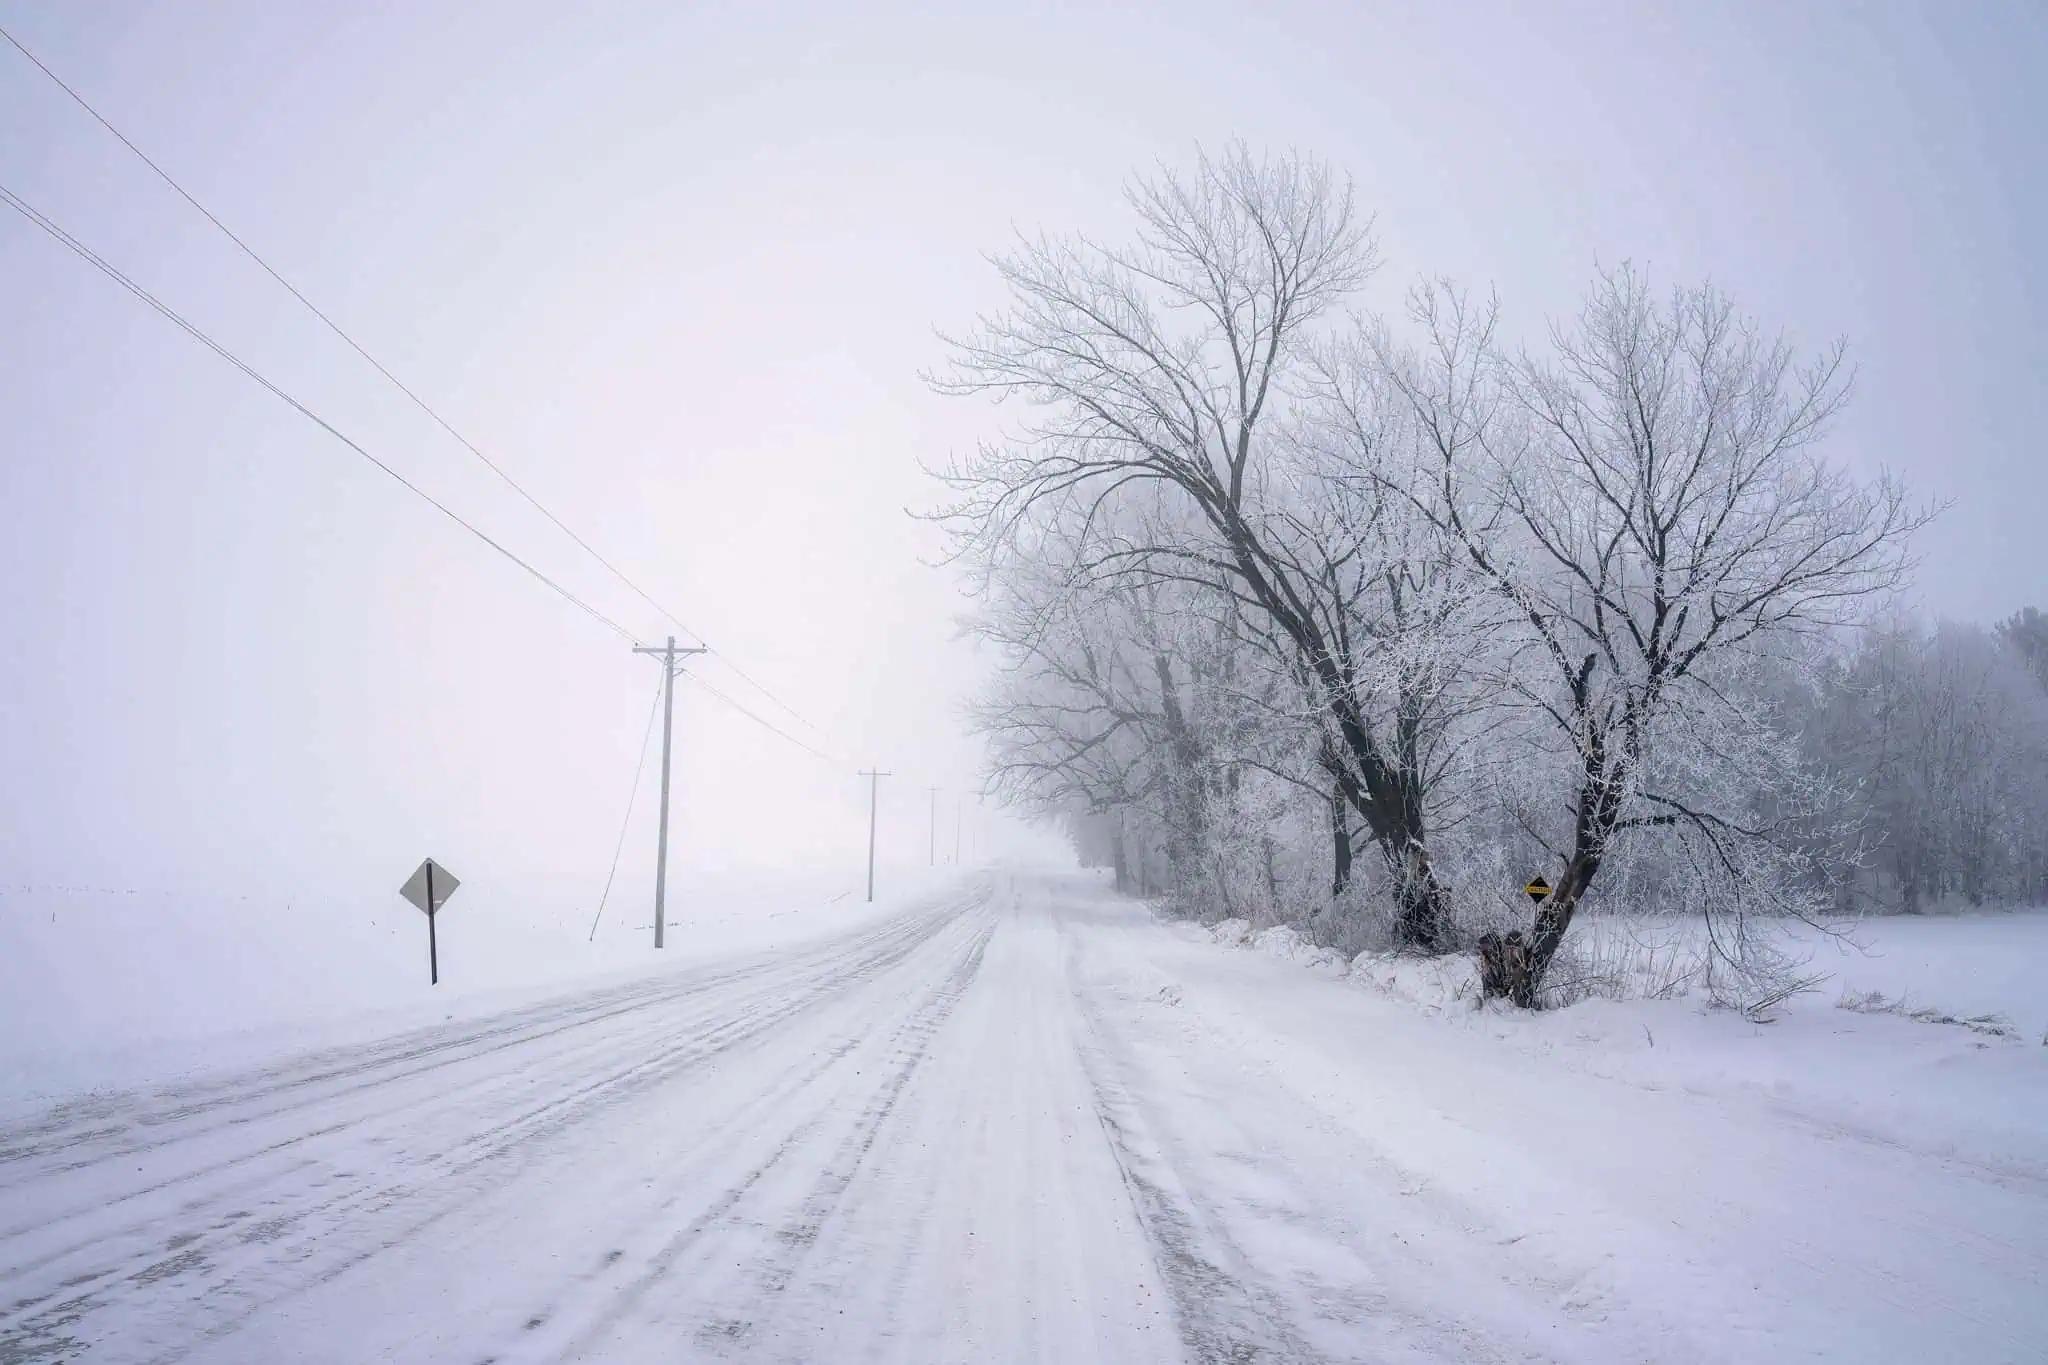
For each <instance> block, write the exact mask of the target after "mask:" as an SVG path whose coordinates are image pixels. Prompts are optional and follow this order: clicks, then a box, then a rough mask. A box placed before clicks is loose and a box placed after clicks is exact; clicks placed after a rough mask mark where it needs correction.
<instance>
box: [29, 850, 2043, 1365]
mask: <svg viewBox="0 0 2048 1365" xmlns="http://www.w3.org/2000/svg"><path fill="white" fill-rule="evenodd" d="M2044 1304H2048V1170H2044V1169H2043V1168H2042V1167H2041V1165H2040V1164H2038V1163H2036V1162H2033V1161H2031V1160H2025V1159H2019V1158H2015V1159H2012V1160H2008V1161H2003V1162H1987V1161H1981V1160H1973V1159H1967V1158H1965V1157H1962V1156H1958V1155H1956V1154H1955V1153H1954V1152H1949V1151H1940V1150H1928V1149H1923V1148H1917V1147H1914V1146H1912V1145H1910V1144H1904V1143H1901V1142H1898V1141H1895V1140H1892V1139H1890V1138H1888V1137H1885V1136H1883V1135H1873V1134H1870V1133H1857V1132H1848V1131H1843V1130H1840V1129H1839V1128H1836V1127H1832V1126H1830V1125H1829V1124H1827V1123H1825V1122H1822V1121H1820V1120H1818V1119H1817V1118H1816V1117H1815V1116H1814V1115H1813V1114H1810V1113H1805V1112H1802V1111H1801V1110H1800V1109H1799V1108H1798V1107H1797V1106H1796V1105H1792V1104H1788V1103H1782V1102H1781V1103H1773V1102H1771V1101H1770V1100H1769V1098H1768V1097H1762V1098H1759V1099H1757V1100H1756V1101H1755V1102H1754V1103H1752V1102H1749V1101H1747V1100H1743V1099H1739V1098H1738V1099H1730V1098H1729V1097H1728V1096H1726V1095H1720V1094H1709V1093H1695V1092H1690V1091H1687V1090H1685V1089H1682V1088H1678V1087H1670V1088H1662V1087H1658V1086H1655V1085H1646V1084H1643V1083H1640V1082H1639V1081H1634V1080H1630V1079H1627V1078H1618V1077H1607V1076H1599V1075H1592V1074H1588V1073H1587V1072H1586V1071H1584V1070H1583V1069H1576V1068H1573V1067H1570V1066H1568V1065H1565V1064H1563V1063H1557V1064H1554V1065H1546V1063H1545V1059H1544V1058H1542V1057H1541V1056H1540V1055H1538V1054H1534V1053H1532V1052H1530V1051H1529V1050H1528V1049H1526V1048H1516V1047H1510V1046H1506V1045H1503V1044H1502V1043H1501V1042H1500V1041H1499V1040H1498V1039H1496V1038H1493V1037H1490V1036H1487V1035H1485V1034H1483V1033H1479V1032H1475V1031H1473V1030H1471V1029H1459V1028H1455V1027H1448V1026H1445V1025H1444V1024H1443V1023H1441V1022H1440V1021H1435V1020H1430V1019H1425V1018H1421V1017H1418V1016H1417V1015H1415V1014H1414V1013H1413V1011H1412V1010H1411V1009H1409V1008H1408V1007H1405V1006H1402V1005H1399V1004H1396V1003H1395V1002H1392V1001H1389V1000H1386V999H1383V998H1379V997H1376V996H1373V995H1371V994H1369V993H1367V992H1364V991H1361V990H1359V989H1357V988H1356V987H1355V986H1353V985H1349V984H1347V983H1342V982H1336V981H1330V980H1325V979H1323V978H1321V977H1318V976H1316V975H1315V974H1313V973H1311V972H1307V971H1304V970H1302V969H1300V968H1299V967H1298V966H1295V965H1293V964H1290V963H1284V962H1279V961H1275V960H1272V959H1270V958H1266V957H1262V956H1260V955H1257V954H1251V953H1241V952H1231V951H1228V950H1225V949H1221V948H1218V947H1216V946H1215V945H1213V944H1208V943H1204V942H1199V941H1197V940H1196V939H1195V938H1194V937H1193V936H1191V935H1188V934H1186V933H1178V932H1175V931H1173V930H1171V929H1168V928H1165V927H1162V926H1160V925H1157V924H1155V923H1154V922H1152V921H1151V920H1150V918H1149V917H1148V916H1147V915H1146V914H1145V912H1144V911H1143V910H1142V909H1140V908H1138V907H1136V906H1133V905H1130V904H1128V903H1125V902H1120V901H1117V900H1115V899H1113V898H1110V897H1108V896H1106V895H1105V894H1104V893H1103V892H1102V891H1101V890H1100V889H1099V886H1098V885H1097V884H1096V883H1094V882H1092V881H1090V880H1087V879H1083V878H1059V877H1052V876H1032V875H1023V874H1012V873H993V874H987V875H984V876H982V877H979V878H977V879H973V880H970V881H968V882H966V883H963V884H962V885H960V886H957V887H955V888H953V889H951V890H949V891H947V892H945V893H943V894H941V895H937V896H935V897H932V898H929V899H927V900H926V901H924V902H923V903H921V904H919V905H917V906H915V907H913V908H912V909H910V910H909V911H907V912H906V913H904V914H901V915H898V916H895V917H893V918H889V919H886V920H883V921H881V922H879V923H875V924H871V925H869V926H867V927H865V928H862V929H859V930H857V931H853V932H850V933H846V934H844V935H841V936H837V937H830V938H826V939H822V940H819V941H816V942H813V943H811V944H809V945H808V946H805V947H801V948H796V949H785V950H781V951H778V952H775V953H771V954H763V955H758V956H754V957H748V958H741V959H735V960H729V961H725V962H720V963H715V964H708V965H706V964H700V965H697V966H692V967H685V968H682V969H679V970H676V971H673V972H671V973H667V974H663V975H660V976H655V977H649V978H644V979H640V980H636V981H633V982H629V983H626V984H611V985H607V986H603V987H600V988H596V989H594V990H590V991H587V992H586V993H584V994H581V995H578V996H575V997H572V998H568V999H564V1000H560V1001H557V1002H554V1003H550V1004H546V1005H540V1006H533V1007H529V1008H525V1009H521V1010H517V1011H514V1012H510V1013H504V1014H499V1015H495V1016H493V1017H490V1018H487V1019H483V1020H473V1021H469V1022H466V1023H461V1024H450V1025H445V1026H442V1027H440V1028H437V1029H432V1030H427V1031H421V1032H414V1033H410V1034H406V1035H403V1036H400V1037H397V1038H392V1039H388V1040H384V1041H381V1042H375V1043H368V1044H362V1045H358V1046H352V1047H347V1048H338V1049H330V1050H328V1051H325V1052H321V1053H316V1054H311V1055H303V1056H299V1057H296V1058H293V1059H291V1060H289V1061H286V1062H283V1063H279V1064H274V1065H271V1066H269V1067H265V1068H262V1069H258V1070H254V1071H247V1072H241V1073H235V1074H227V1075H219V1076H214V1077H210V1078H207V1079H205V1080H203V1081H195V1082H186V1083H182V1084H180V1085H178V1086H176V1087H173V1088H168V1089H157V1090H145V1091H136V1092H131V1093H125V1094H118V1095H110V1096H94V1097H90V1098H86V1099H82V1100H77V1101H73V1102H71V1103H69V1104H67V1105H64V1106H61V1107H59V1108H57V1109H55V1110H52V1111H49V1112H46V1113H43V1114H40V1115H32V1116H29V1117H27V1118H25V1119H22V1120H20V1121H17V1122H14V1123H13V1124H11V1125H10V1126H8V1127H5V1128H4V1129H0V1362H13V1361H40V1360H69V1359H92V1360H120V1361H128V1360H136V1361H145V1360H166V1359H195V1360H220V1361H299V1360H332V1361H364V1360H396V1361H454V1362H462V1363H463V1365H478V1363H480V1362H484V1361H495V1362H500V1363H501V1365H503V1363H505V1362H513V1361H542V1360H564V1359H591V1360H663V1361H676V1360H699V1359H745V1360H755V1359H762V1360H815V1361H833V1362H838V1361H863V1360H891V1361H919V1362H921V1361H968V1360H984V1359H986V1360H1043V1361H1060V1362H1073V1361H1113V1362H1145V1361H1174V1360H1204V1361H1211V1360H1213V1361H1252V1360H1278V1361H1294V1360H1299V1361H1320V1360H1372V1361H1379V1360H1514V1361H1520V1360H1552V1359H1555V1360H1653V1359H1654V1360H1659V1361H1685V1360H1702V1361H1705V1360H1730V1361H1736V1360H1742V1361H1749V1360H1766V1359H1769V1360H1779V1359H1796V1358H1818V1357H1829V1356H1832V1357H1835V1358H1840V1359H1853V1360H1901V1361H1906V1360H1911V1361H1929V1360H1956V1361H1965V1360H1967V1361H1983V1362H1989V1361H2002V1360H2012V1361H2022V1360H2040V1359H2042V1358H2044V1355H2048V1307H2044Z"/></svg>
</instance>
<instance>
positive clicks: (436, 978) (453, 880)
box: [398, 858, 462, 986]
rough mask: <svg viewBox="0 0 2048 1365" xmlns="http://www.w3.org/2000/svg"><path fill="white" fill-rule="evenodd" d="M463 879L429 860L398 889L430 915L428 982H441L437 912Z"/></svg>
mask: <svg viewBox="0 0 2048 1365" xmlns="http://www.w3.org/2000/svg"><path fill="white" fill-rule="evenodd" d="M460 885H462V882H461V880H460V879H459V878H457V877H456V875H455V874H454V873H453V872H450V871H449V870H448V869H447V868H445V867H442V866H441V865H440V864H438V863H436V862H435V861H434V860H433V859H432V858H429V859H427V860H426V861H425V862H423V863H421V864H420V865H419V867H418V868H416V869H415V870H414V872H413V874H412V875H411V876H410V877H407V878H406V879H405V885H404V886H401V887H399V888H398V894H399V895H401V896H403V897H405V898H406V899H407V900H409V901H411V902H412V903H413V904H414V905H415V906H417V907H418V908H419V909H421V910H423V911H425V912H426V916H427V984H428V985H430V986H438V985H440V984H441V944H440V941H439V936H438V935H437V934H436V933H435V932H434V919H435V914H436V912H437V911H439V910H440V908H441V907H442V906H444V905H446V904H447V903H448V898H449V897H450V896H452V895H454V894H455V888H456V887H458V886H460Z"/></svg>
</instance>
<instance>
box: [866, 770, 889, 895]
mask: <svg viewBox="0 0 2048 1365" xmlns="http://www.w3.org/2000/svg"><path fill="white" fill-rule="evenodd" d="M861 776H862V777H865V778H866V779H867V780H868V901H869V903H870V904H872V903H873V902H874V899H875V797H876V794H877V793H878V792H879V791H880V789H881V785H882V779H883V778H885V777H887V776H889V774H888V773H878V772H876V771H875V770H874V769H872V768H870V769H868V770H867V771H865V772H863V773H862V774H861Z"/></svg>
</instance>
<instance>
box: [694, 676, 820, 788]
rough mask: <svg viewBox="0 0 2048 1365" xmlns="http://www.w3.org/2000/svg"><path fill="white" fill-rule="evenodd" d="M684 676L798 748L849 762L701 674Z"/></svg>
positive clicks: (808, 752)
mask: <svg viewBox="0 0 2048 1365" xmlns="http://www.w3.org/2000/svg"><path fill="white" fill-rule="evenodd" d="M683 677H685V678H687V679H688V680H689V681H691V682H693V683H695V684H697V686H699V687H701V688H703V689H704V690H705V691H706V692H709V693H710V694H711V695H712V696H714V697H716V698H718V699H719V700H720V701H722V702H724V703H725V704H726V705H727V706H730V707H731V708H732V709H733V710H735V711H737V712H739V713H740V714H741V715H743V716H745V717H746V718H747V719H748V720H750V721H752V722H754V724H756V725H758V726H760V727H761V728H762V729H764V730H767V731H770V732H771V733H774V734H777V735H780V736H782V738H784V739H786V740H788V741H789V742H790V743H791V744H794V745H796V747H797V748H799V749H802V750H803V751H804V752H805V753H807V754H810V755H812V756H813V757H816V758H822V759H824V760H825V761H826V762H827V763H831V764H835V765H841V766H843V765H845V764H846V763H848V762H849V760H847V759H843V758H840V757H838V756H837V755H835V754H828V753H826V752H825V751H824V750H823V749H820V748H818V747H817V746H816V745H813V744H807V743H805V742H804V741H803V740H801V739H798V738H797V737H796V736H795V735H793V734H791V733H790V732H789V731H787V730H785V729H783V728H782V727H781V726H779V725H777V724H776V723H775V722H774V721H772V720H768V719H766V718H764V717H763V716H761V715H759V714H758V713H756V712H754V711H751V710H749V709H747V708H746V707H745V706H743V705H741V704H740V703H739V702H737V701H735V700H733V698H732V697H731V696H730V695H729V694H727V693H725V692H722V691H720V690H719V689H718V688H716V687H713V686H712V685H711V684H710V683H708V682H705V681H704V679H703V678H701V677H699V676H698V675H696V674H695V673H685V674H683Z"/></svg>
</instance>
